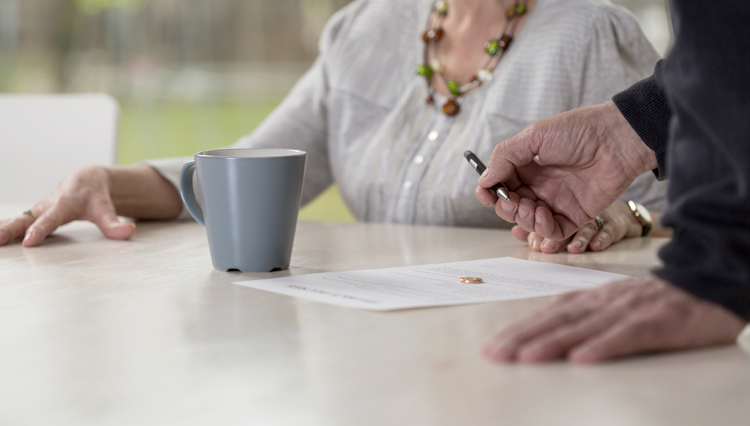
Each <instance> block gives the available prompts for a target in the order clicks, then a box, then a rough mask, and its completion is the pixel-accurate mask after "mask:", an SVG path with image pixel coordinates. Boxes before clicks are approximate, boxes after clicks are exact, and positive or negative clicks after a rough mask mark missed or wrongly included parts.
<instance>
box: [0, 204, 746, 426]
mask: <svg viewBox="0 0 750 426" xmlns="http://www.w3.org/2000/svg"><path fill="white" fill-rule="evenodd" d="M21 210H23V208H22V207H21V206H10V205H0V217H9V216H12V215H15V214H17V213H18V212H19V211H21ZM664 242H665V240H661V239H650V238H644V239H631V240H628V241H624V242H622V243H620V244H618V245H616V246H615V247H612V248H611V249H610V250H607V251H606V252H603V253H591V254H585V255H568V254H556V255H544V254H540V253H534V252H531V251H529V249H528V248H526V247H525V246H524V244H522V243H519V242H517V241H515V240H514V239H513V237H512V235H511V234H510V233H509V232H508V231H493V230H481V229H467V228H447V227H424V226H400V225H380V224H359V223H358V224H336V223H322V222H300V223H299V224H298V228H297V236H296V241H295V249H294V254H293V256H292V267H291V268H290V269H289V270H288V271H280V272H275V273H239V272H234V273H226V272H219V271H216V270H214V269H213V268H212V267H211V263H210V259H209V253H208V246H207V242H206V237H205V231H204V229H203V228H202V227H201V226H200V225H198V224H196V223H193V222H183V223H158V222H152V223H139V224H138V232H137V234H136V236H135V237H134V238H133V239H132V240H131V241H127V242H123V241H111V240H106V239H105V238H103V237H102V236H101V235H100V234H99V232H98V231H97V230H96V228H95V227H93V225H91V224H88V223H82V222H77V223H73V224H71V225H68V226H66V227H63V228H61V229H60V230H58V232H57V233H56V234H54V235H53V236H52V237H51V238H49V239H48V240H47V241H46V242H45V244H44V245H43V246H40V247H37V248H32V249H26V248H22V247H21V246H20V244H19V243H17V242H16V243H12V244H10V245H7V246H4V247H0V425H41V424H46V425H89V424H95V425H206V424H211V425H235V424H236V425H325V426H338V425H341V426H351V425H358V426H360V425H410V426H418V425H429V426H435V425H490V424H492V425H567V424H571V425H572V424H575V425H578V426H585V425H596V426H601V425H608V426H618V425H639V426H648V425H672V424H674V425H681V426H683V425H706V424H717V425H718V424H727V425H740V424H748V422H750V402H749V401H750V357H748V356H747V355H745V354H744V353H743V352H742V351H741V350H740V349H739V348H737V347H736V346H729V347H723V348H718V349H709V350H700V351H692V352H684V353H677V354H667V355H658V356H657V355H654V356H646V357H640V358H635V359H630V360H625V361H619V362H614V363H608V364H603V365H597V366H571V365H567V364H565V363H562V362H557V363H551V364H545V365H538V366H533V365H531V366H530V365H496V364H492V363H490V362H488V361H486V360H485V359H484V358H482V356H481V354H480V347H481V345H482V343H483V342H485V340H486V339H487V338H488V337H490V336H491V335H492V333H493V332H494V331H496V330H498V329H500V328H501V327H503V326H505V325H507V324H509V323H511V322H512V321H514V320H517V319H519V318H520V317H522V316H524V315H527V314H529V313H530V312H533V311H534V310H537V309H541V308H543V307H544V306H545V304H546V303H548V302H549V298H547V297H542V298H536V299H525V300H516V301H508V302H497V303H486V304H476V305H466V306H456V307H441V308H429V309H414V310H404V311H396V312H370V311H362V310H355V309H348V308H341V307H336V306H331V305H325V304H321V303H317V302H313V301H308V300H301V299H295V298H291V297H287V296H282V295H277V294H273V293H268V292H264V291H260V290H254V289H250V288H246V287H241V286H238V285H234V284H231V282H232V281H238V280H248V279H261V278H269V277H278V276H286V275H301V274H309V273H315V272H326V271H344V270H356V269H372V268H382V267H394V266H406V265H419V264H427V263H440V262H453V261H463V260H471V259H481V258H491V257H501V256H513V257H516V258H520V259H528V260H534V261H541V262H553V263H560V264H565V265H574V266H580V267H584V268H591V269H599V270H604V271H609V272H616V273H621V274H626V275H633V276H637V275H642V274H645V273H646V272H647V271H648V270H649V269H650V268H652V267H653V266H655V265H657V264H658V259H657V257H656V251H657V249H658V248H659V247H660V246H661V245H662V244H664Z"/></svg>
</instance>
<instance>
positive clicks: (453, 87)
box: [448, 80, 461, 96]
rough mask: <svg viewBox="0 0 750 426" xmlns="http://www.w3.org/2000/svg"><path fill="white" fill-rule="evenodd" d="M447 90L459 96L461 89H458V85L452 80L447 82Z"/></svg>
mask: <svg viewBox="0 0 750 426" xmlns="http://www.w3.org/2000/svg"><path fill="white" fill-rule="evenodd" d="M448 90H450V91H451V93H453V94H454V95H456V96H461V89H460V88H459V87H458V83H456V82H455V81H453V80H448Z"/></svg>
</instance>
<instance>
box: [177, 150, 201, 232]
mask: <svg viewBox="0 0 750 426" xmlns="http://www.w3.org/2000/svg"><path fill="white" fill-rule="evenodd" d="M194 174H195V161H190V162H188V163H186V164H185V165H184V166H182V170H180V197H182V202H183V203H185V207H187V210H188V212H190V214H191V215H192V216H193V218H195V220H197V221H198V223H200V224H201V225H203V226H206V223H205V222H204V221H203V209H202V208H201V206H200V204H198V200H197V199H196V198H195V191H193V175H194Z"/></svg>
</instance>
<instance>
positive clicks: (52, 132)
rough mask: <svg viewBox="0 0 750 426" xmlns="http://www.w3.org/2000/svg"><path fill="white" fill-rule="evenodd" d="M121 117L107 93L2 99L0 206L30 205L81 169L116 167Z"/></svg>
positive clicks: (0, 106) (114, 102) (117, 107)
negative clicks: (10, 204) (90, 166)
mask: <svg viewBox="0 0 750 426" xmlns="http://www.w3.org/2000/svg"><path fill="white" fill-rule="evenodd" d="M119 115H120V107H119V104H118V103H117V100H115V99H114V98H113V97H112V96H110V95H107V94H100V93H97V94H71V95H0V202H2V203H25V204H29V206H30V205H31V204H32V203H34V202H36V201H39V200H40V199H42V198H43V197H45V196H46V195H47V194H49V193H50V192H52V190H53V189H55V187H56V186H57V184H58V183H59V182H60V181H61V180H62V179H63V177H65V176H66V175H67V174H68V173H70V172H71V171H73V170H75V169H77V168H79V167H83V166H88V165H95V164H98V165H113V164H115V160H116V158H115V157H116V150H117V129H118V128H117V125H118V120H119Z"/></svg>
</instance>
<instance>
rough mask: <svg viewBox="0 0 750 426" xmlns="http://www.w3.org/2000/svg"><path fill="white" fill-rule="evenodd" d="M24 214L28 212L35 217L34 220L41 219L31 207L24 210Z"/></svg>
mask: <svg viewBox="0 0 750 426" xmlns="http://www.w3.org/2000/svg"><path fill="white" fill-rule="evenodd" d="M23 214H27V215H29V216H31V218H32V219H34V220H37V219H39V217H38V216H37V215H35V214H34V212H32V211H31V209H28V210H24V212H23Z"/></svg>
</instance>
